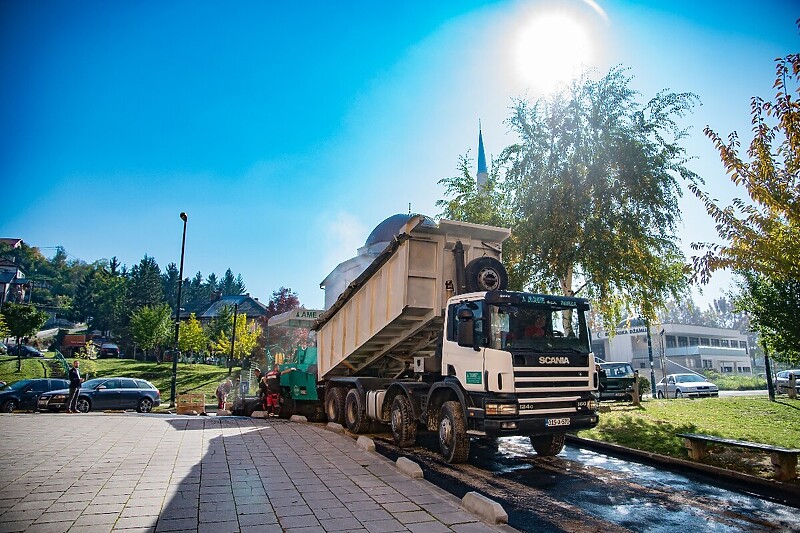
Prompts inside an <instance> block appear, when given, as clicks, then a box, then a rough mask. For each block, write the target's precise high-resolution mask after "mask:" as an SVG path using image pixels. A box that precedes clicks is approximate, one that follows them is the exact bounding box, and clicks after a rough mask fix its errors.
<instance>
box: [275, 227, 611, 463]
mask: <svg viewBox="0 0 800 533" xmlns="http://www.w3.org/2000/svg"><path fill="white" fill-rule="evenodd" d="M387 220H389V219H387ZM510 234H511V232H510V230H508V229H504V228H497V227H492V226H486V225H479V224H470V223H465V222H457V221H450V220H440V221H439V222H438V223H436V222H433V221H432V220H431V219H429V218H428V217H424V216H422V215H409V216H408V217H407V220H406V221H405V222H404V223H403V224H402V225H401V226H400V227H399V228H398V229H397V231H396V233H395V234H394V235H393V237H392V238H391V240H390V241H389V242H388V243H387V244H386V245H385V247H384V248H383V249H382V251H381V252H380V253H378V254H377V255H376V257H375V258H374V260H372V261H371V262H370V263H369V265H368V266H367V267H366V268H365V269H364V270H363V272H361V273H360V274H359V275H358V276H357V277H356V278H355V279H354V280H352V282H350V283H349V284H348V285H347V287H346V289H345V290H344V291H343V292H342V293H341V294H340V295H339V297H338V298H337V299H336V301H335V303H334V304H333V305H332V306H331V307H330V308H329V309H327V310H326V311H325V312H324V313H323V314H322V315H321V316H320V317H319V318H317V320H316V321H315V322H314V324H313V329H314V330H315V331H316V344H317V346H316V353H315V354H314V355H315V356H316V357H315V360H314V362H313V363H311V362H310V360H309V359H308V358H307V357H306V359H305V360H304V362H305V363H306V367H305V369H306V370H309V369H311V370H312V371H313V372H314V374H315V375H314V378H313V379H305V380H302V379H298V376H294V377H289V376H291V374H292V372H289V373H287V374H286V375H284V377H283V378H282V385H283V384H284V382H283V380H284V379H286V380H289V379H294V385H298V384H300V386H299V387H296V388H293V389H292V390H289V389H288V388H287V387H284V394H283V396H284V397H285V398H287V400H289V402H287V404H286V405H285V408H284V407H282V414H283V415H284V416H289V415H291V414H292V413H293V412H294V410H296V409H298V408H300V407H301V406H302V404H303V397H304V396H305V397H308V398H310V397H311V396H313V400H309V401H311V402H317V405H321V406H322V407H323V408H324V414H325V416H326V417H327V419H328V421H330V422H337V423H340V424H342V425H345V426H346V427H347V428H348V430H349V431H351V432H353V433H363V432H367V431H371V430H373V429H374V428H375V425H376V424H383V425H388V426H389V428H390V429H391V433H392V437H393V439H394V441H395V443H396V444H397V445H398V446H400V447H407V446H411V445H413V444H414V443H415V441H416V436H417V432H418V431H419V430H420V429H426V430H429V431H433V432H438V436H439V447H440V450H441V453H442V455H443V457H444V458H445V460H447V461H448V462H450V463H459V462H463V461H465V460H466V459H467V458H468V456H469V449H470V439H471V438H495V437H502V436H528V437H530V441H531V444H532V446H533V448H534V449H535V450H536V451H537V453H539V454H541V455H556V454H558V453H559V452H560V451H561V450H562V448H563V446H564V434H565V432H566V431H574V430H578V429H586V428H592V427H594V426H596V425H597V423H598V414H597V397H596V391H597V388H598V374H597V372H596V370H595V362H594V357H593V355H592V352H591V339H590V332H589V327H588V317H587V315H588V312H589V303H588V301H587V300H585V299H582V298H575V297H567V296H556V295H544V294H531V293H525V292H517V291H510V290H507V284H508V275H507V272H506V270H505V268H504V267H503V264H502V262H501V256H502V245H503V242H504V241H505V240H506V239H508V237H509V236H510ZM304 355H307V354H304ZM284 367H286V368H287V369H288V368H292V363H291V362H290V363H288V364H285V365H284ZM298 371H299V370H298ZM287 384H288V382H287ZM312 389H313V390H312ZM306 410H307V408H306Z"/></svg>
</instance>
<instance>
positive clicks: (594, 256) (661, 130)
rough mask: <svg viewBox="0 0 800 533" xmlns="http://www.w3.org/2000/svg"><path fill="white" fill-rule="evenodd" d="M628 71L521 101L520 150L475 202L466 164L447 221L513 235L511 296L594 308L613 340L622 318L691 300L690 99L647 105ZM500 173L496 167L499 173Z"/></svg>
mask: <svg viewBox="0 0 800 533" xmlns="http://www.w3.org/2000/svg"><path fill="white" fill-rule="evenodd" d="M630 82H631V77H630V76H629V75H628V74H627V71H626V70H625V69H622V68H620V67H615V68H613V69H611V70H610V71H609V72H608V74H606V75H605V76H603V77H602V78H601V79H599V80H596V81H595V80H593V79H591V78H590V77H589V75H588V74H587V73H584V75H582V76H581V77H580V78H579V79H577V80H575V81H574V82H573V83H572V85H571V86H570V87H569V88H567V89H565V90H563V91H562V92H560V93H558V94H555V95H553V96H552V97H549V98H542V99H539V100H537V101H535V102H528V101H525V100H518V101H517V102H516V103H515V105H514V107H513V109H512V114H511V117H510V118H509V119H508V120H507V123H508V125H509V127H510V128H511V130H512V131H514V132H515V133H516V134H517V135H518V136H519V142H518V143H516V144H514V145H512V146H509V147H507V148H506V149H505V150H504V151H503V152H502V153H501V155H500V157H499V158H498V160H497V161H496V162H493V168H492V172H491V176H490V180H489V186H488V187H487V190H486V191H478V190H477V185H476V184H475V182H474V181H472V179H470V177H469V172H468V168H467V165H466V163H467V161H466V159H465V158H462V159H461V162H460V169H461V175H460V176H458V177H456V178H447V179H444V180H442V182H441V183H443V184H444V185H445V188H446V192H447V194H448V195H454V198H453V199H450V200H443V201H441V202H440V203H439V205H440V206H443V207H444V212H443V214H442V215H443V216H445V217H448V218H456V219H460V220H465V221H468V222H479V223H492V224H499V225H504V226H507V227H510V228H511V230H512V237H511V238H510V239H509V241H507V243H506V244H505V246H504V250H503V258H504V262H505V264H506V268H507V269H508V271H509V284H510V287H511V288H513V289H518V290H522V289H525V290H536V291H542V292H561V293H563V294H567V295H572V294H579V295H583V294H584V293H582V290H583V289H585V295H587V296H588V297H590V298H592V299H593V300H594V303H595V305H596V307H598V309H599V310H600V312H601V313H600V314H601V315H602V316H603V317H604V320H605V321H606V326H607V327H609V329H611V327H610V326H613V324H615V323H616V322H618V321H619V320H620V318H621V316H622V310H623V309H625V308H626V307H628V308H635V309H638V310H641V313H642V314H644V315H646V316H648V317H651V318H653V317H655V310H656V309H657V308H659V307H661V306H662V305H663V304H664V302H665V301H666V300H667V299H668V298H670V297H672V298H678V297H680V296H681V295H682V294H683V293H685V291H686V288H687V280H686V275H685V258H684V257H683V255H682V253H681V252H680V250H679V248H678V245H677V238H676V237H675V229H676V224H677V221H678V220H679V210H678V198H679V197H680V194H681V190H680V182H679V179H680V178H683V179H684V180H688V181H690V182H694V181H697V180H699V178H698V177H697V176H696V175H695V174H694V173H692V172H691V171H690V170H689V169H688V168H687V167H686V166H685V163H686V160H687V158H686V155H685V150H684V149H683V148H682V146H681V145H680V141H681V140H682V139H683V138H684V137H685V135H686V132H685V131H684V130H682V129H681V128H680V127H679V126H678V120H679V119H680V118H682V117H683V116H685V115H686V114H687V113H688V112H689V111H690V110H691V109H692V107H693V106H694V104H695V102H696V100H697V98H696V96H695V95H693V94H691V93H671V92H667V91H662V92H660V93H658V94H657V95H655V96H654V97H653V98H651V99H650V100H649V101H648V102H647V103H646V104H644V105H642V104H640V103H639V102H638V101H637V97H638V96H639V95H638V93H636V91H634V90H633V89H632V88H631V87H630ZM495 164H496V165H497V166H498V167H499V168H494V166H495Z"/></svg>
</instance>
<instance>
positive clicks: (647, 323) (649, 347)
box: [643, 317, 656, 398]
mask: <svg viewBox="0 0 800 533" xmlns="http://www.w3.org/2000/svg"><path fill="white" fill-rule="evenodd" d="M643 318H644V325H645V327H646V328H647V358H648V359H649V360H650V392H651V393H652V395H653V398H655V397H656V371H655V369H654V368H653V340H652V338H651V336H650V319H649V318H647V317H643Z"/></svg>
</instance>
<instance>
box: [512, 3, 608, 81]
mask: <svg viewBox="0 0 800 533" xmlns="http://www.w3.org/2000/svg"><path fill="white" fill-rule="evenodd" d="M592 59H593V58H592V46H591V40H590V38H589V32H588V31H587V30H586V28H585V26H584V25H583V24H582V23H581V22H580V21H579V20H578V19H577V18H576V17H573V16H570V15H569V14H568V13H559V12H550V13H538V14H535V15H533V16H532V17H531V18H530V19H529V20H528V21H527V22H526V23H524V24H523V25H522V27H521V28H520V29H519V30H518V34H517V37H516V43H515V49H514V62H515V65H516V70H517V74H518V76H519V77H520V78H521V80H522V82H523V83H524V84H525V85H527V86H528V87H529V88H531V89H534V90H536V91H540V92H551V91H552V90H554V89H555V88H557V87H558V86H559V85H561V84H564V83H566V82H568V81H569V80H571V79H572V78H573V77H575V76H576V74H578V72H580V70H581V67H582V66H584V65H589V64H590V63H591V62H592Z"/></svg>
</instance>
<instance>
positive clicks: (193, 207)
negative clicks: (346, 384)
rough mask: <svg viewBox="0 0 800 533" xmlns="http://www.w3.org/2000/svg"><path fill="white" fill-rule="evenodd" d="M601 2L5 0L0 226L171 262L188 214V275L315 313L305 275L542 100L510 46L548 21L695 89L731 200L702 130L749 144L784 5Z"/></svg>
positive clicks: (692, 224) (320, 272)
mask: <svg viewBox="0 0 800 533" xmlns="http://www.w3.org/2000/svg"><path fill="white" fill-rule="evenodd" d="M592 4H594V2H584V1H580V0H572V1H567V0H563V1H527V2H521V1H499V0H498V1H479V0H468V1H464V0H459V1H455V0H452V1H451V0H444V1H438V2H421V1H409V2H400V3H380V2H323V1H298V2H246V1H240V2H235V3H230V4H228V5H222V4H220V3H218V2H209V1H203V0H201V1H193V2H188V1H170V2H156V1H141V2H131V1H122V2H94V1H86V0H76V1H74V2H56V1H50V0H43V1H36V2H24V1H7V2H3V3H0V69H2V79H3V81H2V83H0V141H2V145H0V146H2V148H0V181H1V182H2V184H3V185H4V187H3V189H4V190H5V191H6V192H5V194H4V199H5V202H4V209H3V211H2V215H0V236H3V237H18V238H22V239H24V240H25V242H27V243H28V244H30V245H32V246H39V247H41V248H43V251H44V252H45V253H46V254H48V255H50V254H52V250H53V249H52V247H54V246H57V245H61V246H64V247H65V248H66V250H67V252H68V253H69V254H70V257H72V258H80V259H82V260H85V261H87V262H91V261H94V260H97V259H100V258H110V257H112V256H117V257H118V258H119V260H121V261H122V262H123V263H125V264H127V265H129V266H132V265H133V264H135V263H137V262H138V261H139V260H140V259H141V258H142V256H143V255H144V254H148V255H151V256H154V257H155V259H156V260H157V261H158V263H159V264H160V265H161V266H162V268H163V267H164V266H166V265H167V264H168V263H170V262H176V263H177V262H178V260H179V258H180V238H181V229H182V226H181V225H182V222H181V221H180V219H179V218H178V214H179V213H180V212H181V211H186V212H187V213H188V214H189V223H188V230H187V237H186V267H185V273H186V275H187V276H189V277H191V276H192V275H194V273H195V272H197V271H198V270H199V271H201V272H202V273H203V274H204V275H207V274H209V273H210V272H216V273H217V274H218V275H220V274H222V273H223V272H224V270H225V269H226V268H228V267H230V268H231V269H232V270H233V271H234V273H241V274H242V276H243V277H244V279H245V282H246V284H247V286H248V290H249V291H250V292H251V293H252V294H253V295H254V296H257V297H260V298H261V299H262V300H266V299H268V298H269V296H270V294H271V292H272V291H273V290H275V289H277V288H278V287H280V286H288V287H291V288H292V289H294V290H296V291H297V292H298V293H299V295H300V299H301V301H302V302H303V303H304V304H306V305H307V306H308V307H319V306H321V305H322V301H323V295H322V291H321V290H320V289H319V288H318V284H319V282H320V281H321V280H322V279H323V278H324V277H325V276H326V275H327V274H328V273H329V272H330V270H331V269H332V268H333V267H334V266H335V265H336V264H337V263H338V262H340V261H343V260H345V259H348V258H350V257H352V256H353V255H354V254H355V250H356V248H357V247H358V246H360V245H361V244H363V242H364V240H365V239H366V237H367V235H368V234H369V232H370V231H371V229H372V228H373V227H375V226H376V225H377V224H378V223H379V222H380V221H382V220H383V219H385V218H386V217H388V216H390V215H392V214H395V213H404V212H407V210H408V205H409V203H410V204H411V207H412V210H413V211H415V212H422V213H425V214H428V215H436V214H438V213H437V209H436V208H435V207H434V204H435V201H436V200H437V199H440V198H442V195H443V189H442V188H441V186H439V185H438V184H437V182H438V180H440V179H441V178H443V177H447V176H450V175H453V174H454V173H455V172H456V165H457V162H458V157H459V155H461V154H464V153H466V152H467V151H468V150H469V151H470V154H471V156H472V157H473V158H474V157H476V155H477V136H478V131H477V125H478V120H479V119H480V120H481V123H482V125H483V134H484V142H485V145H486V152H487V157H489V158H490V159H491V157H492V156H496V155H497V154H498V153H499V152H500V151H501V150H502V149H503V148H504V147H505V146H507V145H508V144H511V143H512V142H514V138H513V136H511V135H510V134H509V133H508V131H507V128H506V125H505V124H504V122H503V121H504V120H505V119H506V118H507V116H508V114H509V107H510V106H511V104H512V99H513V98H515V97H519V96H523V95H525V94H527V95H529V96H536V91H535V89H531V88H530V87H529V86H528V85H527V84H526V82H525V80H523V79H521V78H520V76H518V75H517V74H516V73H515V71H514V67H513V66H512V64H511V61H510V59H509V58H510V55H511V53H510V49H511V48H512V45H513V41H514V38H515V35H516V33H518V32H519V30H520V27H521V25H522V24H524V23H525V21H526V20H528V19H529V18H530V17H531V16H533V15H532V14H533V13H544V12H548V11H553V10H558V11H563V12H566V13H569V15H570V16H572V17H575V18H576V19H577V20H580V21H582V23H583V24H584V26H585V27H586V28H587V30H588V32H589V34H590V36H591V42H592V46H593V51H594V56H593V58H592V60H591V63H590V64H591V65H592V66H594V67H596V68H598V69H599V71H600V72H601V73H605V72H607V70H608V69H609V68H610V67H611V66H613V65H617V64H622V65H623V66H626V67H630V68H631V74H633V75H634V76H635V79H634V83H633V85H634V87H635V88H636V89H638V90H639V91H640V92H641V93H642V98H643V99H645V98H649V97H651V96H652V95H653V94H655V92H657V91H659V90H661V89H664V88H669V89H671V90H674V91H681V92H682V91H691V92H695V93H697V94H698V96H699V97H700V99H701V101H702V106H699V107H698V108H697V109H696V110H695V113H694V114H693V115H692V116H690V117H688V119H687V121H686V124H685V125H686V126H687V127H691V137H690V138H689V139H688V140H687V141H686V143H685V146H686V147H687V149H688V151H689V153H690V154H691V155H692V156H694V157H695V158H696V159H695V160H694V161H692V163H691V166H692V168H693V169H694V170H695V171H696V172H698V173H699V174H700V175H701V176H702V177H703V178H704V179H705V180H706V182H707V183H708V186H709V188H710V189H711V190H712V191H713V192H714V193H715V194H716V196H717V197H719V198H721V199H723V200H724V199H729V198H731V197H732V196H733V195H734V194H735V191H734V190H733V189H732V187H731V186H730V185H729V181H728V178H727V177H726V176H725V175H724V172H723V168H722V166H721V164H720V163H719V158H718V156H717V155H716V153H715V152H714V150H713V147H712V146H711V143H710V141H708V140H707V139H706V138H705V137H704V136H703V134H702V128H703V127H704V126H705V125H707V124H708V125H711V126H712V128H714V129H716V130H717V131H719V132H720V133H722V134H724V135H727V133H728V132H730V131H732V130H738V131H739V132H740V133H741V134H742V137H743V138H745V139H746V138H747V134H748V133H749V129H750V124H749V102H750V97H751V96H753V95H756V94H758V95H763V96H771V95H772V94H773V92H774V91H773V90H772V82H773V79H774V64H773V59H774V58H775V57H778V56H783V55H786V54H788V53H792V52H797V51H799V50H800V47H799V46H798V45H800V39H798V30H797V27H796V25H795V20H796V19H797V18H798V16H800V9H798V8H797V7H798V6H797V5H796V4H794V3H793V2H789V1H783V2H781V1H776V0H769V1H765V2H762V3H759V4H758V6H757V7H753V6H751V5H750V3H749V2H737V1H733V2H731V1H727V2H717V1H709V2H683V1H673V2H667V1H656V2H623V1H607V2H606V1H598V2H597V5H598V6H599V8H601V9H602V11H603V12H604V13H605V15H606V17H603V16H600V14H599V12H598V11H597V10H596V9H593V8H592ZM531 53H532V54H533V53H535V54H556V55H558V54H563V53H564V51H563V50H560V49H559V48H558V46H555V45H554V46H552V47H547V49H544V50H536V51H531ZM542 76H546V73H542ZM682 209H683V218H684V228H683V229H682V232H681V235H680V236H681V239H682V241H683V243H684V247H685V251H686V253H687V255H688V254H690V253H691V252H690V250H689V248H688V244H689V243H690V242H691V241H693V240H712V239H714V238H715V232H714V229H713V224H712V222H711V220H710V219H709V218H708V217H707V216H706V215H705V213H704V211H703V210H702V206H701V205H700V203H699V202H698V201H697V200H696V199H694V197H692V196H686V197H685V198H684V200H683V201H682ZM728 281H729V279H728V278H727V277H726V276H724V275H723V276H718V277H717V278H716V280H715V282H714V284H712V285H711V286H710V287H709V288H708V289H706V291H705V294H704V295H703V296H702V297H699V300H700V301H701V302H707V301H709V300H710V298H712V297H715V296H718V295H720V294H721V291H723V290H725V288H726V287H727V283H728Z"/></svg>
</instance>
